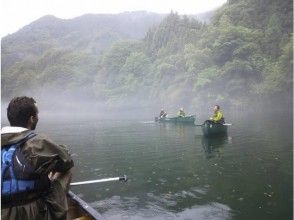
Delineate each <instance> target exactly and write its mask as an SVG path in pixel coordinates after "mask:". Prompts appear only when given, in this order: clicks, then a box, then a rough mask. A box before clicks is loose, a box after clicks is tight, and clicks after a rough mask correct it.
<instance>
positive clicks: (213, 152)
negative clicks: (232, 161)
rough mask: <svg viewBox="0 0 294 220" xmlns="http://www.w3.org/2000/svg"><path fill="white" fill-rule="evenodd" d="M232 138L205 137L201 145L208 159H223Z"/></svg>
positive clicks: (224, 136)
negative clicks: (225, 149)
mask: <svg viewBox="0 0 294 220" xmlns="http://www.w3.org/2000/svg"><path fill="white" fill-rule="evenodd" d="M230 140H231V137H229V136H228V135H223V136H216V137H206V136H203V137H202V139H201V144H202V147H203V149H204V152H205V156H206V158H207V159H211V158H214V157H221V156H222V154H223V148H224V146H225V145H227V144H228V143H229V141H230Z"/></svg>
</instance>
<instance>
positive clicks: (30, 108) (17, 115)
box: [7, 96, 38, 128]
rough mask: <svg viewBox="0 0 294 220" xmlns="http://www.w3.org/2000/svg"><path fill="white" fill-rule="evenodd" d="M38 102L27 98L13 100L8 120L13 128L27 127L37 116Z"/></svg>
mask: <svg viewBox="0 0 294 220" xmlns="http://www.w3.org/2000/svg"><path fill="white" fill-rule="evenodd" d="M35 103H36V101H35V100H34V99H33V98H29V97H26V96H21V97H15V98H13V99H12V100H11V101H10V103H9V105H8V107H7V118H8V121H9V123H10V125H11V126H20V127H24V128H25V127H26V126H27V124H28V121H29V119H30V117H31V116H37V113H38V112H37V111H38V109H37V107H36V106H35Z"/></svg>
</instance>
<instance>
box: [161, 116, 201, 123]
mask: <svg viewBox="0 0 294 220" xmlns="http://www.w3.org/2000/svg"><path fill="white" fill-rule="evenodd" d="M155 121H156V122H163V123H165V122H168V123H169V122H171V123H175V124H177V123H178V124H194V122H195V117H194V116H193V115H191V116H186V117H172V118H158V117H155Z"/></svg>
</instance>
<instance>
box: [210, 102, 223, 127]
mask: <svg viewBox="0 0 294 220" xmlns="http://www.w3.org/2000/svg"><path fill="white" fill-rule="evenodd" d="M213 112H214V113H213V116H212V117H210V120H211V121H213V122H214V123H221V124H224V123H225V118H224V115H223V113H222V112H221V111H220V107H219V105H215V106H214V107H213Z"/></svg>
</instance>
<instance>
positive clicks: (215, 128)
mask: <svg viewBox="0 0 294 220" xmlns="http://www.w3.org/2000/svg"><path fill="white" fill-rule="evenodd" d="M201 128H202V132H203V135H205V136H216V135H225V134H227V132H228V125H227V124H221V123H214V122H213V121H210V120H207V121H205V122H204V123H203V125H202V126H201Z"/></svg>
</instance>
